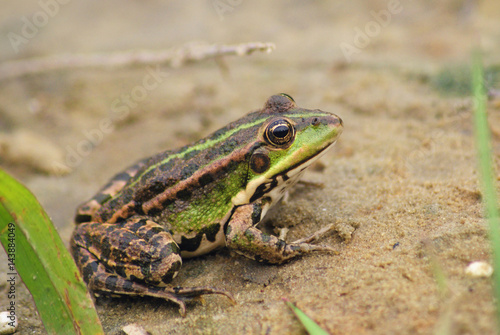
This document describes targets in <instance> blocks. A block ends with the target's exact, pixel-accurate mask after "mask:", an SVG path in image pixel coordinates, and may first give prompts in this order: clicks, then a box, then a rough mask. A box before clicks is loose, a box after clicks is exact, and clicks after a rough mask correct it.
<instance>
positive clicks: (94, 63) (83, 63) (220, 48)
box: [0, 42, 275, 81]
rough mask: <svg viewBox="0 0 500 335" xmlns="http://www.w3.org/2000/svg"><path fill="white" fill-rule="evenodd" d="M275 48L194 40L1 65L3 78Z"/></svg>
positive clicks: (170, 62)
mask: <svg viewBox="0 0 500 335" xmlns="http://www.w3.org/2000/svg"><path fill="white" fill-rule="evenodd" d="M274 48H275V46H274V44H273V43H261V42H253V43H242V44H235V45H215V44H214V45H208V44H202V43H190V44H186V45H184V46H182V47H178V48H172V49H168V50H160V51H152V50H142V51H125V52H116V53H108V54H88V55H85V54H62V55H54V56H48V57H44V58H34V59H25V60H17V61H11V62H5V63H2V64H0V81H2V80H7V79H12V78H16V77H22V76H26V75H33V74H39V73H43V72H50V71H57V70H66V69H82V68H85V69H87V68H117V67H134V66H144V65H157V64H161V65H166V66H170V67H179V66H182V65H183V64H185V63H190V62H197V61H201V60H205V59H210V58H216V57H220V56H225V55H237V56H243V55H248V54H251V53H252V52H254V51H264V52H271V51H272V50H273V49H274Z"/></svg>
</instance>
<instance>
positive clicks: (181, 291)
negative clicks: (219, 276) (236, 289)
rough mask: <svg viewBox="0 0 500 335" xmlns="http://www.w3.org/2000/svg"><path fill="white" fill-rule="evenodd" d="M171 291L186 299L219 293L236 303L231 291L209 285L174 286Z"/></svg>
mask: <svg viewBox="0 0 500 335" xmlns="http://www.w3.org/2000/svg"><path fill="white" fill-rule="evenodd" d="M172 290H173V293H174V295H175V296H176V298H178V299H180V300H182V301H186V300H191V299H195V298H198V297H201V296H203V295H205V294H220V295H224V296H226V297H227V298H228V299H229V300H230V301H231V302H232V303H233V304H236V300H234V297H233V295H232V294H231V293H229V292H228V291H226V290H223V289H216V288H214V287H210V286H202V287H186V288H184V287H174V288H173V289H172Z"/></svg>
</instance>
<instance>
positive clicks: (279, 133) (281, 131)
mask: <svg viewBox="0 0 500 335" xmlns="http://www.w3.org/2000/svg"><path fill="white" fill-rule="evenodd" d="M273 135H274V136H275V137H277V138H285V137H286V136H287V135H288V127H287V126H283V125H282V126H277V127H276V128H274V129H273Z"/></svg>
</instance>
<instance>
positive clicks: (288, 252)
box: [226, 203, 337, 264]
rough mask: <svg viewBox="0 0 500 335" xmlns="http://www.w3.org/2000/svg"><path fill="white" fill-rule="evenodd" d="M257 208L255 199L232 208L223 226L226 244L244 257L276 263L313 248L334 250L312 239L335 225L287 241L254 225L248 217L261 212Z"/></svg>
mask: <svg viewBox="0 0 500 335" xmlns="http://www.w3.org/2000/svg"><path fill="white" fill-rule="evenodd" d="M260 208H261V207H260V204H259V203H254V204H248V205H244V206H240V207H238V208H237V209H236V210H235V212H234V214H233V217H232V219H231V221H230V222H229V224H228V227H227V229H226V245H227V246H228V247H229V248H231V249H233V250H234V251H236V252H237V253H240V254H242V255H244V256H246V257H249V258H252V259H256V260H259V261H266V262H269V263H275V264H279V263H283V262H285V261H286V260H289V259H291V258H294V257H297V256H300V255H303V254H306V253H310V252H313V251H323V252H334V253H337V251H336V250H335V249H333V248H331V247H328V246H323V245H316V244H312V243H311V242H314V241H316V240H318V239H319V238H321V237H323V236H325V235H326V234H327V233H329V232H330V231H332V230H334V225H329V226H327V227H325V228H323V229H320V230H318V231H317V232H316V233H314V234H312V235H311V236H309V237H306V238H303V239H300V240H297V241H295V242H291V243H287V242H285V241H284V239H282V238H278V237H276V236H272V235H267V234H265V233H263V232H262V231H260V230H259V229H257V228H256V227H255V226H254V225H253V220H252V219H251V218H254V217H257V216H259V215H260V212H259V211H260ZM249 218H250V219H249ZM283 235H284V234H283ZM282 237H284V236H282Z"/></svg>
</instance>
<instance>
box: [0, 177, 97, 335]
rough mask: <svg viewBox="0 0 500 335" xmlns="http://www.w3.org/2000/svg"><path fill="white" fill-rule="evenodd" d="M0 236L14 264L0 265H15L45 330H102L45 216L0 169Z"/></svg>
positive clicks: (15, 182) (59, 241)
mask: <svg viewBox="0 0 500 335" xmlns="http://www.w3.org/2000/svg"><path fill="white" fill-rule="evenodd" d="M0 241H1V243H2V245H3V247H4V249H5V250H6V251H7V254H8V255H9V263H11V262H10V260H11V259H12V260H13V263H14V264H15V269H14V268H11V267H10V266H9V265H8V264H6V265H3V266H4V267H5V268H4V269H2V270H1V271H8V273H15V271H16V270H17V273H18V274H19V276H20V277H21V278H22V280H23V282H24V284H25V285H26V287H27V288H28V290H29V291H30V292H31V294H32V296H33V299H34V300H35V304H36V307H37V309H38V313H39V314H40V317H41V318H42V321H43V324H44V326H45V330H46V331H47V332H48V333H49V334H92V335H94V334H104V332H103V330H102V327H101V323H100V321H99V318H98V317H97V313H96V311H95V309H94V304H93V302H92V299H91V298H90V295H89V294H88V291H87V288H86V287H85V283H84V282H83V281H82V278H81V276H80V273H79V272H78V269H77V268H76V265H75V263H74V262H73V259H72V258H71V255H70V254H69V252H68V251H67V250H66V248H65V247H64V244H63V242H62V240H61V238H60V237H59V235H58V234H57V231H56V230H55V228H54V226H53V225H52V222H51V221H50V219H49V217H48V216H47V214H46V213H45V211H44V210H43V208H42V206H41V205H40V204H39V203H38V201H37V200H36V198H35V197H34V196H33V194H32V193H31V192H30V191H28V190H27V189H26V188H25V187H24V186H23V185H21V184H20V183H18V182H17V181H16V180H15V179H14V178H12V177H10V176H9V175H8V174H7V173H5V172H4V171H2V170H0ZM12 256H13V258H12ZM10 276H11V275H9V277H10ZM14 276H15V275H14ZM15 277H16V285H19V278H18V277H17V276H15Z"/></svg>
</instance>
